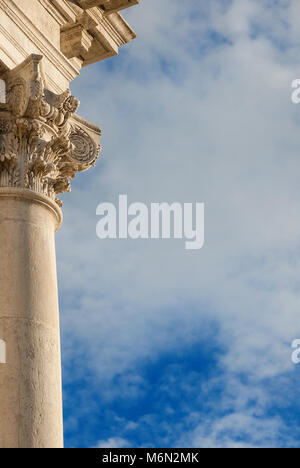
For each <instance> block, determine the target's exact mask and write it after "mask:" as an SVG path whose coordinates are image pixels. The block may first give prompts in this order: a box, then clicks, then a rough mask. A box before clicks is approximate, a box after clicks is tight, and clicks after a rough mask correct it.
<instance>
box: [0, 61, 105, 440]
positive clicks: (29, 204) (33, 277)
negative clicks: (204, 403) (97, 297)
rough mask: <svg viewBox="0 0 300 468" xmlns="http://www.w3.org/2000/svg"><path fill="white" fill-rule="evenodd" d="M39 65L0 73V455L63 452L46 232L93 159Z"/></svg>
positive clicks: (90, 130)
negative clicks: (63, 196)
mask: <svg viewBox="0 0 300 468" xmlns="http://www.w3.org/2000/svg"><path fill="white" fill-rule="evenodd" d="M42 63H43V57H42V56H39V55H31V56H30V57H28V59H27V60H25V62H24V63H22V64H21V65H19V66H18V67H17V68H15V69H14V70H12V71H9V72H7V73H6V75H5V77H4V79H5V83H6V90H7V99H6V104H0V259H1V261H0V285H1V288H0V338H1V339H2V340H4V341H5V343H6V364H1V365H0V447H1V448H61V447H63V424H62V388H61V358H60V332H59V312H58V293H57V276H56V258H55V240H54V236H55V232H56V230H57V229H58V228H59V226H60V224H61V221H62V214H61V202H60V200H59V199H58V198H57V196H58V195H59V194H60V193H63V192H65V191H70V182H69V179H70V178H74V176H75V174H76V172H79V171H83V170H86V169H88V168H89V167H90V166H91V165H93V164H94V163H95V161H96V159H97V157H98V149H99V146H98V143H99V140H100V131H99V129H97V128H96V127H93V126H92V125H91V124H89V123H88V122H86V121H84V120H83V119H81V118H79V117H77V116H76V115H75V112H76V110H77V108H78V105H79V102H78V101H77V100H76V99H75V98H74V97H72V96H71V94H70V92H69V91H68V90H67V91H66V92H65V93H63V94H61V95H56V94H54V93H53V92H51V91H49V90H48V89H47V88H46V86H45V80H44V76H43V70H42Z"/></svg>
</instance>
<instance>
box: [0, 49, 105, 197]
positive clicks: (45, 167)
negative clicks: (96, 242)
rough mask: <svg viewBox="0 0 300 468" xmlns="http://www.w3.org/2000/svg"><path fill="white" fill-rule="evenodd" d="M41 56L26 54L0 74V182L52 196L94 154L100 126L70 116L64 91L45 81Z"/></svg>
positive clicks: (71, 101) (72, 102)
mask: <svg viewBox="0 0 300 468" xmlns="http://www.w3.org/2000/svg"><path fill="white" fill-rule="evenodd" d="M42 62H43V57H42V56H40V55H31V56H29V57H28V59H27V60H25V62H23V63H22V64H21V65H19V66H18V67H17V68H15V69H14V70H12V71H8V72H7V73H6V74H5V75H4V77H3V79H4V81H5V83H6V103H4V104H0V187H14V188H21V189H29V190H32V191H35V192H38V193H40V194H42V195H46V196H47V197H49V198H51V199H52V200H55V201H56V202H57V203H58V204H59V205H60V206H61V201H60V200H59V199H57V195H59V194H60V193H63V192H70V190H71V189H70V179H73V178H74V177H75V175H76V173H77V172H81V171H85V170H87V169H89V168H90V167H91V166H93V165H94V164H95V162H96V160H97V158H98V154H99V149H100V147H99V143H100V134H101V132H100V129H99V128H98V127H95V126H94V125H91V124H90V123H88V122H86V121H85V120H83V119H81V118H80V117H79V116H77V115H76V111H77V109H78V107H79V101H78V100H77V99H76V98H74V97H73V96H71V93H70V91H69V90H66V91H65V92H64V93H62V94H61V95H57V94H54V93H53V92H52V91H50V90H48V89H47V87H46V85H45V79H44V75H43V70H42Z"/></svg>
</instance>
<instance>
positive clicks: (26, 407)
mask: <svg viewBox="0 0 300 468" xmlns="http://www.w3.org/2000/svg"><path fill="white" fill-rule="evenodd" d="M60 216H61V215H60V210H59V208H58V207H56V206H55V203H52V202H51V201H50V200H47V198H46V197H43V196H40V195H39V194H35V193H34V192H31V191H29V190H27V191H26V190H14V189H10V190H9V189H7V190H6V189H0V259H1V260H0V339H2V340H4V341H5V343H6V351H7V352H6V360H7V362H6V364H4V365H3V364H2V365H0V402H1V404H0V446H1V448H60V447H62V446H63V424H62V390H61V357H60V331H59V311H58V293H57V274H56V258H55V241H54V235H55V231H56V229H57V228H58V225H59V224H60V221H61V219H60Z"/></svg>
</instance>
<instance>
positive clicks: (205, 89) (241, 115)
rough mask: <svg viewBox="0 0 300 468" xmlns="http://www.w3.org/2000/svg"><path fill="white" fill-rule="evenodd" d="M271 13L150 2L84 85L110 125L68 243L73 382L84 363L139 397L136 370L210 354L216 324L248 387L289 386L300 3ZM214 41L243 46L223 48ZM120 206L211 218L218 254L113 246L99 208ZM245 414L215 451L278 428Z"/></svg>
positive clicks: (77, 196) (68, 343)
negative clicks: (241, 433)
mask: <svg viewBox="0 0 300 468" xmlns="http://www.w3.org/2000/svg"><path fill="white" fill-rule="evenodd" d="M208 3H209V5H208ZM271 3H272V2H271V1H268V0H265V1H259V2H258V1H255V0H253V1H250V0H238V1H234V2H228V7H227V8H225V7H224V5H225V3H224V2H220V1H217V0H211V1H210V2H202V1H201V2H199V0H192V1H190V2H189V3H188V6H187V7H186V10H182V2H180V1H175V0H164V2H160V1H158V0H152V1H151V2H142V5H141V6H140V7H138V8H133V9H132V10H131V11H130V12H128V14H127V15H128V17H129V20H130V22H131V23H132V24H134V26H135V27H136V28H137V29H138V33H139V37H138V39H137V40H136V41H135V42H134V43H132V44H131V45H130V46H128V49H127V51H126V52H124V53H122V55H121V57H119V58H117V59H116V61H115V62H114V63H115V64H116V65H115V67H116V69H115V70H114V72H113V73H111V72H110V71H108V70H107V68H105V67H102V68H101V66H99V67H98V66H97V67H94V68H91V69H89V70H87V71H85V72H84V73H83V76H82V78H81V81H80V79H79V80H78V81H77V83H75V84H74V92H75V93H76V95H77V96H78V97H79V98H80V99H81V101H82V112H83V114H84V115H85V116H86V117H88V118H89V120H92V121H94V122H98V123H99V124H101V125H102V128H103V145H104V152H103V158H104V159H103V161H102V162H101V161H100V162H99V163H98V165H97V168H96V169H95V170H94V172H92V173H90V174H89V175H88V176H86V177H87V178H86V179H85V178H84V177H85V176H84V175H83V176H81V177H82V179H81V182H80V180H79V179H78V183H77V182H76V181H75V182H74V183H73V195H71V196H70V198H65V208H64V211H65V223H64V227H63V229H62V230H61V232H60V233H59V235H58V260H59V269H60V277H61V282H60V288H61V292H62V293H63V294H64V297H65V300H64V304H65V307H64V310H63V312H62V322H63V334H64V347H65V366H66V379H68V378H72V375H70V376H69V377H68V374H67V368H68V359H70V361H69V362H70V363H71V357H72V356H74V355H75V356H77V355H79V356H80V355H81V354H82V355H83V356H84V357H85V358H86V359H87V361H86V362H85V364H86V365H88V366H89V367H90V368H91V369H92V370H93V371H94V372H95V375H98V376H99V377H101V381H107V382H108V385H109V381H110V379H111V378H112V377H113V376H115V375H118V374H122V373H124V374H125V375H126V373H128V374H129V380H130V383H128V382H125V381H124V388H127V389H128V388H130V389H133V388H134V389H135V390H134V392H136V393H134V394H135V395H138V392H139V388H140V386H141V385H143V382H142V379H140V377H139V376H138V372H137V370H136V366H137V364H139V363H141V362H143V361H145V362H147V361H148V360H155V359H156V358H157V357H158V356H159V355H160V353H162V352H165V351H172V350H175V349H178V348H183V349H184V348H185V347H188V346H189V345H190V344H191V343H194V342H201V341H202V340H205V339H211V333H212V328H211V327H210V326H209V325H207V324H208V317H209V318H210V319H211V321H212V325H215V324H217V325H218V330H219V331H218V334H217V336H215V337H214V339H215V340H216V341H217V342H219V343H220V344H221V345H224V346H225V347H226V350H227V352H226V354H225V355H224V357H223V358H221V360H220V365H222V366H223V369H224V371H225V372H227V373H228V375H229V376H230V375H231V374H232V373H239V372H245V373H247V374H248V375H249V378H251V379H252V381H253V382H254V381H255V385H256V386H263V383H262V382H263V379H266V378H273V377H278V376H280V375H281V374H283V373H286V372H288V373H289V372H291V369H292V366H291V363H290V348H289V346H290V343H291V341H292V340H293V339H295V338H297V337H299V336H300V325H299V319H298V317H299V310H298V308H299V299H300V297H299V279H298V278H299V259H298V252H299V245H300V244H299V232H300V218H299V211H300V186H299V147H300V137H299V130H298V129H299V117H298V113H299V112H300V107H298V108H297V107H296V106H293V105H292V104H291V100H290V93H291V88H290V85H291V82H292V80H293V79H294V78H296V77H297V75H298V74H299V73H298V71H299V67H298V57H297V60H295V58H296V55H295V51H296V50H297V41H298V45H299V41H300V35H299V32H298V30H299V28H297V27H296V14H295V11H296V10H297V8H298V6H297V5H298V2H297V1H293V0H291V1H282V2H276V3H272V8H270V5H271ZM229 4H230V5H231V6H229ZM253 30H255V32H256V34H255V35H251V34H252V32H253ZM212 31H214V33H215V34H218V35H219V37H223V38H225V39H226V38H227V39H228V41H229V42H228V43H226V41H223V42H222V41H220V42H219V45H218V46H215V45H214V43H213V41H212V40H211V41H208V39H207V38H208V37H209V35H211V32H212ZM273 37H275V38H277V39H278V40H277V42H276V41H273V39H272V38H273ZM283 43H284V44H283ZM281 45H282V46H283V45H284V46H285V49H284V50H281ZM166 70H168V73H166V72H165V71H166ZM120 193H127V194H128V196H129V199H131V200H132V201H144V202H151V201H154V202H155V201H169V202H172V201H190V202H192V201H193V202H195V201H200V202H205V203H206V245H205V248H204V249H203V250H202V251H201V252H197V253H190V252H186V251H184V248H183V246H182V245H181V242H180V241H179V242H151V241H149V242H148V241H147V242H130V241H128V242H123V241H120V242H117V241H112V242H109V241H107V242H100V241H99V240H98V239H97V238H96V234H95V226H96V216H95V210H96V206H97V205H98V203H100V202H102V201H114V200H117V197H118V195H119V194H120ZM124 380H125V379H124ZM128 385H129V387H128ZM107 391H108V394H109V393H111V392H112V394H113V395H114V392H115V391H118V389H112V388H111V387H109V386H108V390H107ZM120 391H122V390H121V389H120ZM239 391H240V392H241V394H242V395H243V394H245V392H246V389H245V387H243V388H242V387H240V388H239ZM262 391H263V390H262ZM265 393H266V394H268V389H266V390H265ZM268 395H269V394H268ZM269 397H270V398H272V395H269ZM247 398H248V396H247ZM247 398H246V399H247ZM246 407H247V404H246V403H245V405H244V407H243V412H242V413H241V412H239V411H238V410H237V409H236V413H235V414H233V415H232V416H231V417H226V418H225V417H222V418H221V419H220V421H219V423H218V424H219V425H216V429H215V430H214V431H213V432H212V434H211V439H210V443H211V444H213V445H214V444H216V445H219V444H223V443H224V444H225V445H228V444H229V443H234V442H228V441H227V439H225V438H224V437H223V436H222V435H220V434H221V432H222V430H221V428H222V427H223V426H224V427H225V428H226V427H228V425H229V422H231V423H232V424H233V425H236V424H237V427H239V424H241V425H242V426H243V427H246V426H249V427H250V429H251V430H252V432H257V433H259V432H261V431H267V432H270V431H271V432H272V428H274V431H275V429H276V428H277V427H278V424H279V423H278V420H272V421H268V420H267V419H266V420H265V421H263V423H261V422H260V423H257V422H256V420H254V419H253V416H252V415H251V414H249V413H247V410H246ZM228 421H229V422H228ZM218 428H219V429H218ZM197 437H198V438H199V437H200V439H201V438H204V439H203V440H207V443H209V440H208V439H205V435H204V434H203V433H201V431H200V432H199V431H197V433H195V440H199V439H198V438H197ZM266 440H267V439H266ZM252 442H253V443H254V444H256V443H257V439H256V438H255V437H253V438H252ZM269 442H270V443H275V442H274V438H273V439H272V437H271V439H270V440H269ZM195 443H196V442H195ZM197 443H198V442H197ZM199 443H200V442H199Z"/></svg>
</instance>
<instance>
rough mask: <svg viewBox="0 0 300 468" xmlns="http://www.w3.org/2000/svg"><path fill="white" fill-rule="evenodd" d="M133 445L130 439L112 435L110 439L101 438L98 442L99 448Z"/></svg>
mask: <svg viewBox="0 0 300 468" xmlns="http://www.w3.org/2000/svg"><path fill="white" fill-rule="evenodd" d="M129 447H131V445H130V442H128V440H125V439H122V438H121V437H111V438H110V439H108V440H100V442H99V443H98V444H97V448H101V449H102V448H110V449H113V448H129Z"/></svg>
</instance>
